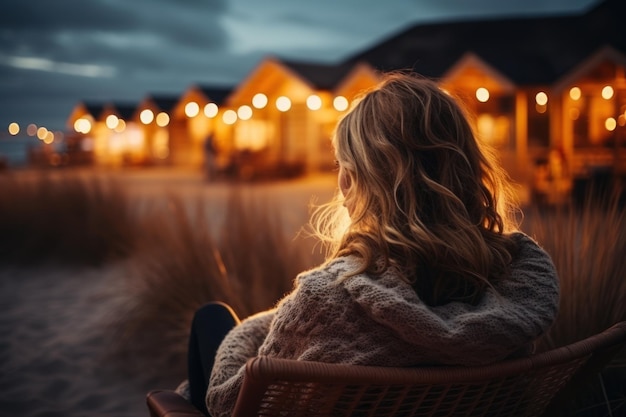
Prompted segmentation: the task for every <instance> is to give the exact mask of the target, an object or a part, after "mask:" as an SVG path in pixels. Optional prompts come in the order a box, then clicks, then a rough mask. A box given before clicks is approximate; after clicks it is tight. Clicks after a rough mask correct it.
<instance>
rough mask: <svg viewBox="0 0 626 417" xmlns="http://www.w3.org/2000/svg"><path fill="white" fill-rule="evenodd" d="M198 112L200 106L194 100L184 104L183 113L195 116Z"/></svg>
mask: <svg viewBox="0 0 626 417" xmlns="http://www.w3.org/2000/svg"><path fill="white" fill-rule="evenodd" d="M198 113H200V106H198V103H196V102H195V101H190V102H189V103H187V104H185V115H186V116H187V117H196V116H197V115H198Z"/></svg>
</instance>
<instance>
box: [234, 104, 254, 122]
mask: <svg viewBox="0 0 626 417" xmlns="http://www.w3.org/2000/svg"><path fill="white" fill-rule="evenodd" d="M237 116H238V117H239V118H240V119H241V120H249V119H250V118H251V117H252V108H251V107H250V106H246V105H243V106H241V107H239V109H237Z"/></svg>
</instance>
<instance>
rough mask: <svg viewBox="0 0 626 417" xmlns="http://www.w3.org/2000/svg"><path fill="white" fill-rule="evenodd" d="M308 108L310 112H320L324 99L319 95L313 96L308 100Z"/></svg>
mask: <svg viewBox="0 0 626 417" xmlns="http://www.w3.org/2000/svg"><path fill="white" fill-rule="evenodd" d="M306 106H307V107H308V108H309V110H319V109H321V108H322V99H321V98H320V96H318V95H317V94H311V95H310V96H308V97H307V99H306Z"/></svg>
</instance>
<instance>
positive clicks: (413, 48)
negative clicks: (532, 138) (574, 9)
mask: <svg viewBox="0 0 626 417" xmlns="http://www.w3.org/2000/svg"><path fill="white" fill-rule="evenodd" d="M625 15H626V2H624V1H623V0H605V1H604V2H602V3H600V4H598V5H597V6H596V7H594V8H592V9H590V10H589V11H587V12H586V13H584V14H572V15H564V16H548V17H520V18H504V19H501V18H499V19H497V20H496V19H484V20H466V21H456V22H443V23H431V24H418V25H415V26H413V27H410V28H408V29H406V30H404V31H402V32H400V33H398V34H396V35H394V36H392V37H390V38H388V39H387V40H384V41H382V42H381V43H379V44H377V45H375V46H373V47H371V48H369V49H367V50H365V51H362V52H360V53H358V54H356V55H354V56H352V57H350V58H349V59H348V60H347V61H348V62H357V61H365V62H368V63H370V64H371V65H372V66H373V67H375V68H378V69H381V70H384V71H389V70H394V69H413V70H415V71H417V72H419V73H421V74H423V75H426V76H428V77H433V78H438V77H441V76H442V75H443V74H444V73H445V72H446V71H447V70H448V69H449V68H450V67H451V66H452V65H453V64H454V63H455V62H456V61H458V60H459V59H460V58H461V57H462V56H463V55H464V54H465V53H467V52H473V53H475V54H476V55H478V56H480V57H481V59H483V60H484V61H485V62H488V63H489V64H490V65H492V66H493V67H494V68H496V69H498V71H500V72H502V73H503V74H504V75H506V76H507V77H508V78H509V79H511V80H513V81H514V82H515V83H516V84H522V85H524V84H525V85H528V84H551V83H553V82H555V81H556V80H558V79H559V78H560V77H561V76H563V75H564V74H566V73H567V72H568V71H570V70H571V69H572V68H573V67H574V66H576V65H577V64H578V63H580V62H581V61H583V60H584V59H585V58H586V57H588V56H590V55H591V54H593V53H594V51H596V50H598V49H600V48H601V47H603V46H605V45H612V46H613V47H614V48H616V49H618V50H622V51H624V50H626V25H624V24H623V16H625Z"/></svg>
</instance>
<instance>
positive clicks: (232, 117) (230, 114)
mask: <svg viewBox="0 0 626 417" xmlns="http://www.w3.org/2000/svg"><path fill="white" fill-rule="evenodd" d="M222 120H223V121H224V123H226V124H227V125H232V124H234V123H235V122H236V121H237V112H235V110H226V111H225V112H224V114H223V115H222Z"/></svg>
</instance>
